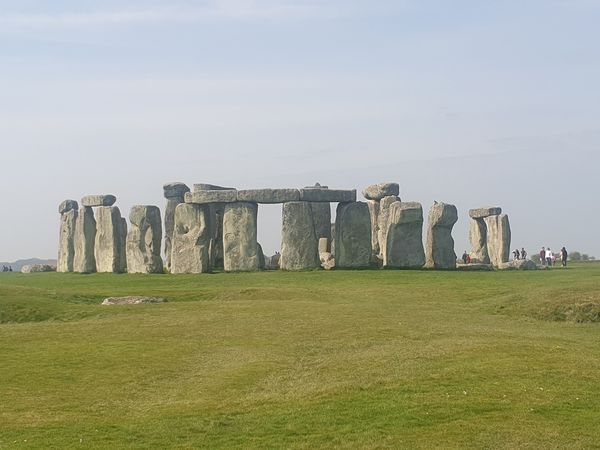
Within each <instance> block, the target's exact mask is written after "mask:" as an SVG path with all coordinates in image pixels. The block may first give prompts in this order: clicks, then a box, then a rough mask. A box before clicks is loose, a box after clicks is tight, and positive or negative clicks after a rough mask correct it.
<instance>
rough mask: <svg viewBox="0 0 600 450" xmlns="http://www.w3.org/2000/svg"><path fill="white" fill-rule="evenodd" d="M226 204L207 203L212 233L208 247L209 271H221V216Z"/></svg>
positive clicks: (223, 213)
mask: <svg viewBox="0 0 600 450" xmlns="http://www.w3.org/2000/svg"><path fill="white" fill-rule="evenodd" d="M225 205H226V203H209V213H210V214H209V218H210V227H211V231H212V240H211V246H210V255H211V257H210V262H211V269H223V258H224V257H223V216H224V215H225Z"/></svg>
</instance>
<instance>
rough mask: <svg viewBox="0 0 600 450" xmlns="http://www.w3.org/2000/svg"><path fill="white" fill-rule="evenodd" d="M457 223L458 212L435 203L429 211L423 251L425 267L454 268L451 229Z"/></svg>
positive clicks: (444, 204)
mask: <svg viewBox="0 0 600 450" xmlns="http://www.w3.org/2000/svg"><path fill="white" fill-rule="evenodd" d="M457 221H458V211H457V209H456V206H454V205H448V204H446V203H438V202H435V203H434V204H433V206H432V207H431V209H430V210H429V221H428V226H427V246H426V250H425V255H426V260H427V262H426V264H427V267H431V268H435V269H455V268H456V253H454V239H453V238H452V227H453V226H454V224H455V223H456V222H457Z"/></svg>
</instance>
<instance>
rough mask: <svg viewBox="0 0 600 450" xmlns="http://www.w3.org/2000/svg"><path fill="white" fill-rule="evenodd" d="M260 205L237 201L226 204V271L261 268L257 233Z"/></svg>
mask: <svg viewBox="0 0 600 450" xmlns="http://www.w3.org/2000/svg"><path fill="white" fill-rule="evenodd" d="M257 216H258V205H257V204H256V203H248V202H235V203H227V204H226V205H225V213H224V215H223V268H224V269H225V271H226V272H249V271H254V270H259V269H260V255H259V252H258V251H259V248H258V242H257V240H256V237H257V236H256V235H257Z"/></svg>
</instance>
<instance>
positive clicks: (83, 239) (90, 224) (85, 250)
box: [73, 206, 96, 273]
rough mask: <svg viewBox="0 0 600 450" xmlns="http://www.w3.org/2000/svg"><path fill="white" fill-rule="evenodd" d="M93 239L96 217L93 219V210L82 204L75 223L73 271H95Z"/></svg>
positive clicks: (94, 237) (94, 238) (94, 239)
mask: <svg viewBox="0 0 600 450" xmlns="http://www.w3.org/2000/svg"><path fill="white" fill-rule="evenodd" d="M95 241H96V219H94V210H93V209H92V208H91V207H89V206H83V207H82V208H81V209H80V210H79V214H78V215H77V221H76V223H75V238H74V244H75V257H74V260H73V271H74V272H81V273H91V272H95V271H96V257H95V256H94V245H95Z"/></svg>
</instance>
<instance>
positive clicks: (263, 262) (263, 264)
mask: <svg viewBox="0 0 600 450" xmlns="http://www.w3.org/2000/svg"><path fill="white" fill-rule="evenodd" d="M256 245H257V247H258V250H257V251H258V266H259V268H260V270H265V269H266V268H267V258H266V257H265V253H264V252H263V248H262V245H260V244H256Z"/></svg>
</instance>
